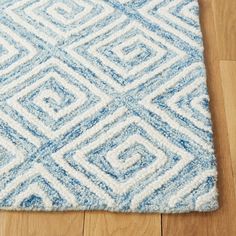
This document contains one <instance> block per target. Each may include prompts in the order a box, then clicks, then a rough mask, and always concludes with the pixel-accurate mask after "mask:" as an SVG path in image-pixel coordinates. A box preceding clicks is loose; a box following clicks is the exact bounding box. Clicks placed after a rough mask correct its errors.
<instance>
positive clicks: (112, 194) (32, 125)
mask: <svg viewBox="0 0 236 236" xmlns="http://www.w3.org/2000/svg"><path fill="white" fill-rule="evenodd" d="M198 8H199V7H198V2H197V0H20V1H18V0H0V208H1V209H10V210H14V209H17V210H85V209H91V210H98V209H102V210H109V211H124V212H126V211H133V212H173V213H175V212H189V211H211V210H215V209H217V207H218V202H217V190H216V175H217V173H216V161H215V156H214V149H213V142H212V129H211V118H210V114H209V104H208V103H209V98H208V92H207V86H206V74H205V66H204V59H203V44H202V35H201V30H200V25H199V9H198Z"/></svg>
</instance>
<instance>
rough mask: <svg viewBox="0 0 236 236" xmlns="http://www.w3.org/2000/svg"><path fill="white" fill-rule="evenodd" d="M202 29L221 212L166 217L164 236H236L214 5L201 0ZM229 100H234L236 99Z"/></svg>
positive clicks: (235, 216) (235, 215)
mask: <svg viewBox="0 0 236 236" xmlns="http://www.w3.org/2000/svg"><path fill="white" fill-rule="evenodd" d="M199 2H200V7H201V23H202V24H201V25H202V31H203V35H204V44H205V55H206V66H207V75H208V87H209V94H210V99H211V103H210V104H211V112H212V119H213V126H214V137H215V148H216V155H217V161H218V172H219V174H218V179H219V181H218V188H219V192H220V198H219V201H220V209H219V210H218V211H216V212H212V213H204V214H202V213H191V214H182V215H163V221H162V222H163V224H162V231H163V236H173V235H175V236H183V235H188V236H228V235H230V236H231V235H236V224H235V223H236V210H235V209H236V197H235V191H234V180H233V174H232V164H231V159H230V150H229V141H228V133H227V126H226V118H225V110H224V99H223V91H222V85H221V77H220V68H219V55H218V52H217V49H218V47H217V41H216V40H215V39H216V33H215V29H214V21H213V11H212V10H213V8H212V2H211V1H206V0H201V1H199ZM229 99H235V96H234V97H232V98H229Z"/></svg>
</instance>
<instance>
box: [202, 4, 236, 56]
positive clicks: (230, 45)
mask: <svg viewBox="0 0 236 236" xmlns="http://www.w3.org/2000/svg"><path fill="white" fill-rule="evenodd" d="M206 2H209V1H206ZM210 2H211V1H210ZM212 2H213V10H214V11H213V13H214V20H215V27H216V36H217V42H218V48H219V52H220V59H222V60H236V41H235V40H236V1H235V0H212Z"/></svg>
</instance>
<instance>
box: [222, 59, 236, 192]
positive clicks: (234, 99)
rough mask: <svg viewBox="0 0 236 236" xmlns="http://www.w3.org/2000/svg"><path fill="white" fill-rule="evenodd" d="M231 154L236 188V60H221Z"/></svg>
mask: <svg viewBox="0 0 236 236" xmlns="http://www.w3.org/2000/svg"><path fill="white" fill-rule="evenodd" d="M220 69H221V77H222V87H223V91H224V101H225V111H226V121H227V127H228V139H229V144H230V156H231V163H232V168H233V174H234V186H235V190H236V61H221V62H220Z"/></svg>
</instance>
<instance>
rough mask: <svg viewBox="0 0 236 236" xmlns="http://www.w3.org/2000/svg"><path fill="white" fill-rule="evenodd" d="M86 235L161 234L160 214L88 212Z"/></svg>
mask: <svg viewBox="0 0 236 236" xmlns="http://www.w3.org/2000/svg"><path fill="white" fill-rule="evenodd" d="M84 235H85V236H109V235H111V236H125V235H127V236H131V235H135V236H146V235H148V236H161V215H160V214H118V213H110V212H87V213H86V214H85V222H84Z"/></svg>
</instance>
